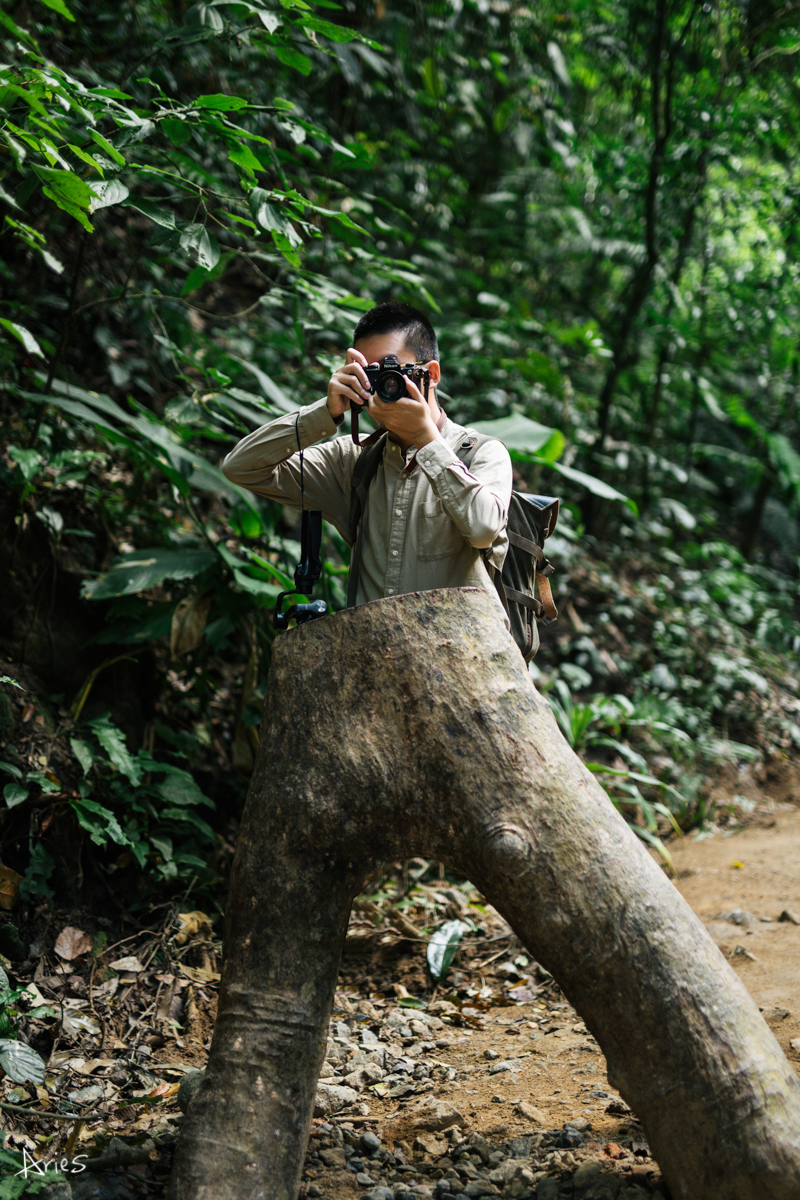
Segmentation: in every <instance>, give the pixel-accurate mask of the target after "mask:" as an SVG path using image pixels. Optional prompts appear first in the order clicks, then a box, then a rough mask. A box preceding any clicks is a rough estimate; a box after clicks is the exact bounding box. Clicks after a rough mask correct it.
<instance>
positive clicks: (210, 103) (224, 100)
mask: <svg viewBox="0 0 800 1200" xmlns="http://www.w3.org/2000/svg"><path fill="white" fill-rule="evenodd" d="M195 104H196V105H197V106H198V107H199V108H213V109H216V110H217V111H218V112H235V111H237V110H238V109H240V108H247V101H246V100H243V99H242V97H241V96H223V95H222V94H220V93H217V94H216V95H215V96H198V97H197V99H196V100H195Z"/></svg>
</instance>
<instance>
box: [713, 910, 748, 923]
mask: <svg viewBox="0 0 800 1200" xmlns="http://www.w3.org/2000/svg"><path fill="white" fill-rule="evenodd" d="M717 920H718V921H729V922H730V924H731V925H740V926H742V927H746V926H747V925H754V924H755V920H756V919H755V917H754V916H753V914H752V913H749V912H745V910H744V909H743V908H732V909H731V911H730V912H726V913H720V914H719V916H718V917H717Z"/></svg>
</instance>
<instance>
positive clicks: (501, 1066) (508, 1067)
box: [489, 1058, 514, 1075]
mask: <svg viewBox="0 0 800 1200" xmlns="http://www.w3.org/2000/svg"><path fill="white" fill-rule="evenodd" d="M513 1070H514V1064H513V1063H512V1062H511V1061H510V1060H509V1059H507V1058H504V1059H502V1060H501V1061H500V1062H493V1063H492V1065H491V1066H490V1067H489V1074H490V1075H499V1074H500V1072H501V1071H513Z"/></svg>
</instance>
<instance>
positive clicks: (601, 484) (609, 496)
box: [548, 462, 639, 513]
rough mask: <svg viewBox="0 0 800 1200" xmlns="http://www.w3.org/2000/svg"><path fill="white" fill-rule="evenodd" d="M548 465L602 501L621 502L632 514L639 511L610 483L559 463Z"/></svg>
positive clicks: (632, 501) (633, 503)
mask: <svg viewBox="0 0 800 1200" xmlns="http://www.w3.org/2000/svg"><path fill="white" fill-rule="evenodd" d="M548 465H549V466H551V467H552V468H553V470H554V471H558V473H559V475H564V476H566V478H567V479H571V480H572V481H573V482H574V483H580V484H581V485H582V486H583V487H585V488H586V490H587V492H591V494H592V495H593V496H601V497H602V498H603V499H604V500H621V501H622V503H623V504H627V506H628V508H629V509H630V510H631V512H632V513H637V512H638V511H639V509H638V507H637V505H636V501H635V500H631V498H630V497H629V496H625V495H624V494H623V493H622V492H618V491H617V489H616V488H613V487H612V486H611V484H610V483H606V482H605V480H604V479H598V478H597V476H596V475H587V474H586V472H585V471H575V470H574V469H573V468H572V467H565V466H564V465H563V464H562V463H559V462H553V463H549V464H548Z"/></svg>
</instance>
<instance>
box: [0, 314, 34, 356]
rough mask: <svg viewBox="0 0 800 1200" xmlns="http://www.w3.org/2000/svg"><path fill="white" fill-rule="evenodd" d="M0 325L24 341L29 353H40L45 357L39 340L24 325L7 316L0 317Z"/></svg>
mask: <svg viewBox="0 0 800 1200" xmlns="http://www.w3.org/2000/svg"><path fill="white" fill-rule="evenodd" d="M0 325H2V327H3V329H5V330H7V331H8V332H9V333H10V334H11V336H12V337H15V338H16V339H17V340H18V341H20V342H22V344H23V346H24V347H25V349H26V350H27V351H28V354H38V355H39V357H40V358H44V351H43V350H42V347H41V346H40V345H39V343H38V342H37V340H36V338H35V337H34V336H33V334H32V333H30V332H29V331H28V330H27V329H26V328H25V326H24V325H17V324H16V322H14V321H9V320H7V319H6V318H5V317H0Z"/></svg>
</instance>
